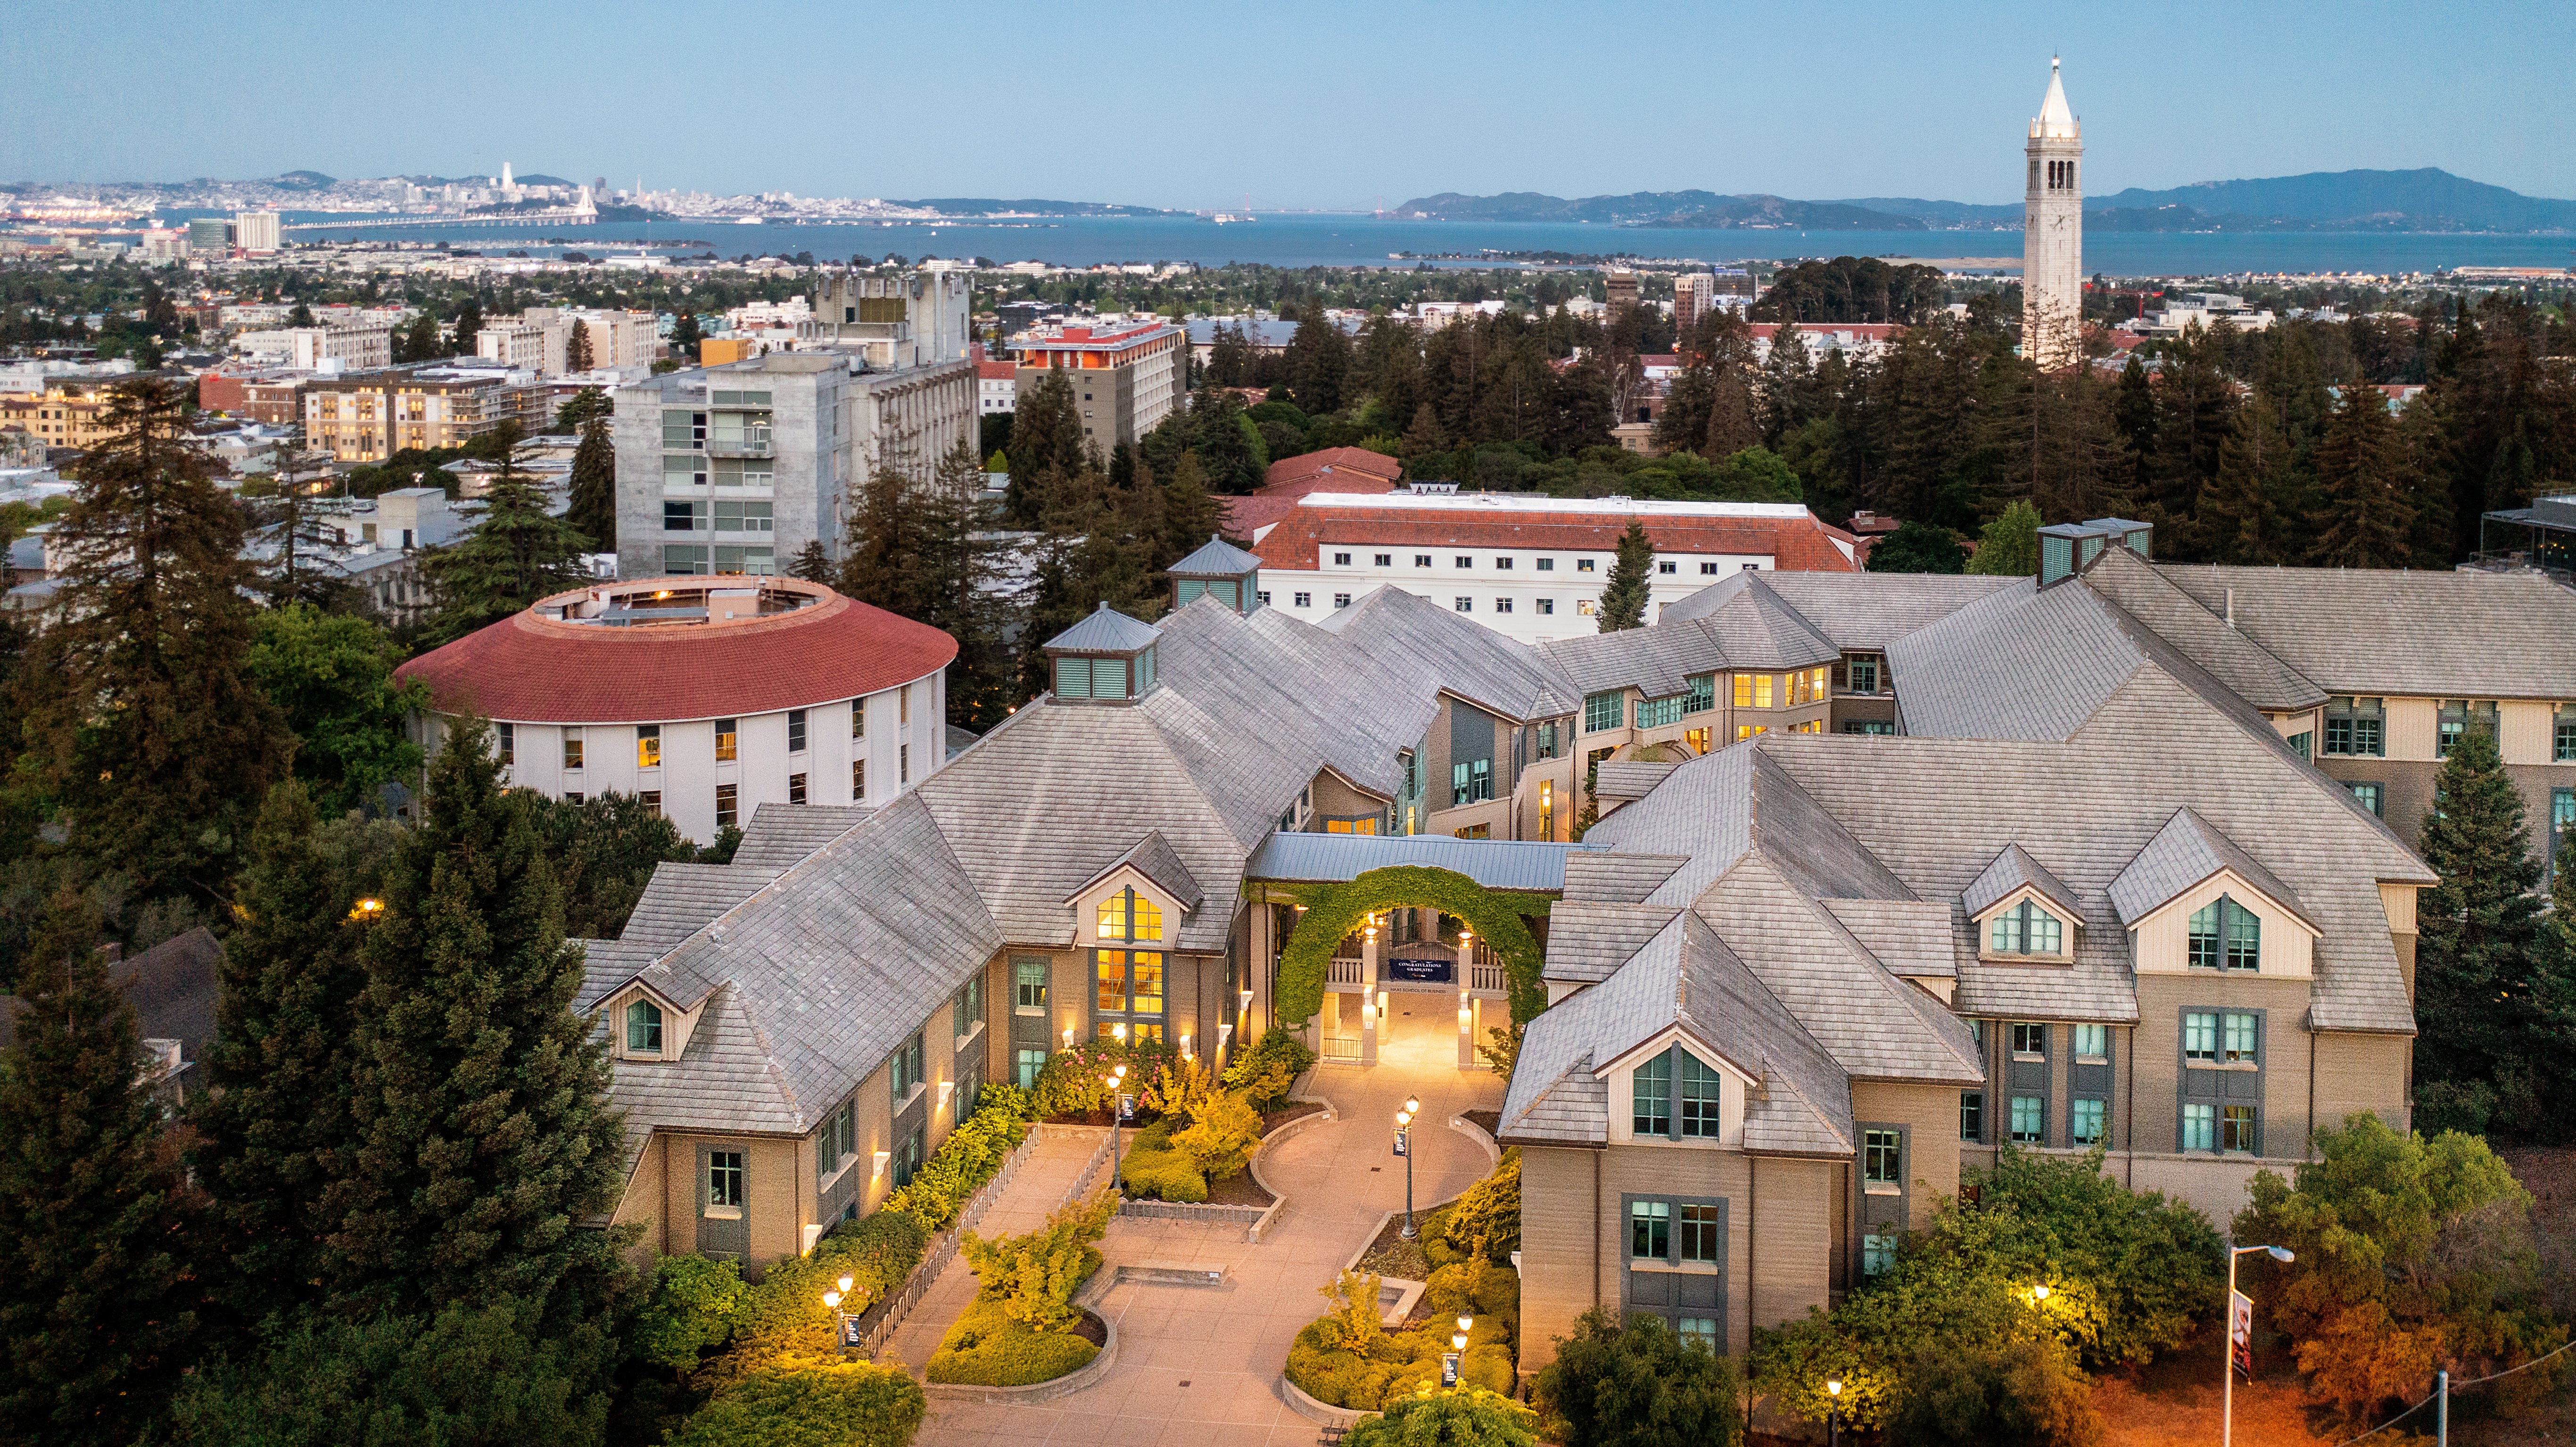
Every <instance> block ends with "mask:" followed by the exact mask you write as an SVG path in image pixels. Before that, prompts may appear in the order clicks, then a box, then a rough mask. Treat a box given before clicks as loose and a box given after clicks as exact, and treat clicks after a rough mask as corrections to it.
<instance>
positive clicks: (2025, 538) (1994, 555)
mask: <svg viewBox="0 0 2576 1447" xmlns="http://www.w3.org/2000/svg"><path fill="white" fill-rule="evenodd" d="M1968 571H1969V572H1971V573H1978V574H1982V575H1984V576H1986V577H1993V578H2027V577H2030V576H2031V575H2032V574H2034V573H2037V572H2038V571H2039V509H2037V508H2035V507H2032V506H2031V505H2030V504H2029V503H2026V502H2021V501H2018V500H2016V501H2015V502H2014V503H2013V504H2012V506H2010V507H2007V508H2005V509H2004V510H2003V513H2002V515H2001V516H1999V517H1997V518H1996V519H1995V520H1994V521H1993V522H1990V523H1988V524H1986V530H1985V532H1984V533H1982V534H1980V535H1979V537H1978V539H1977V555H1976V556H1975V557H1973V558H1970V559H1969V560H1968Z"/></svg>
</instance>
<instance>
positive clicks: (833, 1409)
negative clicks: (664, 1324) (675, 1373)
mask: <svg viewBox="0 0 2576 1447" xmlns="http://www.w3.org/2000/svg"><path fill="white" fill-rule="evenodd" d="M926 1405H927V1404H926V1402H925V1400H924V1398H923V1395H922V1391H921V1384H920V1383H918V1382H915V1381H914V1380H913V1379H912V1378H911V1377H910V1376H909V1375H907V1374H906V1373H905V1372H904V1371H903V1369H902V1368H900V1367H891V1366H878V1365H876V1364H874V1363H871V1362H845V1361H838V1360H834V1359H830V1358H823V1357H792V1358H786V1359H782V1360H781V1361H779V1362H778V1363H777V1364H776V1365H775V1367H774V1368H772V1369H770V1370H765V1371H762V1372H758V1373H756V1374H754V1375H751V1376H749V1377H746V1378H744V1379H743V1380H742V1381H741V1382H739V1383H736V1384H735V1385H733V1386H732V1387H729V1388H727V1389H726V1390H725V1391H723V1392H721V1393H718V1394H717V1396H716V1398H715V1400H713V1401H711V1402H709V1403H707V1404H706V1406H704V1407H702V1408H700V1409H699V1410H698V1413H697V1415H696V1416H694V1417H691V1418H690V1419H689V1425H688V1426H687V1427H685V1428H683V1429H681V1431H680V1434H679V1436H678V1437H676V1438H674V1439H673V1447H908V1444H910V1443H911V1441H912V1437H913V1434H914V1433H915V1432H917V1431H919V1430H920V1429H921V1418H922V1413H923V1410H924V1408H925V1406H926Z"/></svg>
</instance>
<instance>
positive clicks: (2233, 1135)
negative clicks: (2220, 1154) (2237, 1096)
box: [2218, 1105, 2255, 1155]
mask: <svg viewBox="0 0 2576 1447" xmlns="http://www.w3.org/2000/svg"><path fill="white" fill-rule="evenodd" d="M2218 1148H2219V1149H2220V1150H2222V1151H2234V1152H2240V1153H2243V1154H2245V1155H2252V1154H2253V1153H2254V1150H2255V1115H2254V1107H2252V1106H2250V1105H2231V1106H2227V1107H2225V1108H2224V1109H2222V1110H2221V1111H2220V1112H2219V1113H2218Z"/></svg>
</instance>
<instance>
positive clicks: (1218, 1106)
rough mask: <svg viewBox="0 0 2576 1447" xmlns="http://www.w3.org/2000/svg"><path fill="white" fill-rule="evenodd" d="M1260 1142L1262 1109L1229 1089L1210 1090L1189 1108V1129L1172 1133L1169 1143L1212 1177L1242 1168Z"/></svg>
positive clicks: (1203, 1173) (1227, 1174)
mask: <svg viewBox="0 0 2576 1447" xmlns="http://www.w3.org/2000/svg"><path fill="white" fill-rule="evenodd" d="M1260 1143H1261V1113H1260V1112H1259V1111H1257V1110H1254V1109H1253V1108H1252V1105H1251V1103H1250V1102H1249V1101H1247V1100H1246V1099H1244V1097H1243V1096H1242V1094H1241V1093H1239V1092H1236V1091H1231V1090H1219V1091H1215V1092H1212V1093H1211V1094H1210V1095H1209V1096H1208V1097H1207V1098H1206V1099H1205V1100H1203V1101H1201V1102H1200V1103H1199V1105H1198V1107H1197V1109H1196V1110H1194V1111H1192V1112H1191V1116H1190V1125H1189V1127H1188V1129H1186V1130H1182V1131H1178V1132H1175V1133H1174V1134H1173V1136H1172V1144H1173V1145H1174V1146H1175V1147H1177V1148H1179V1150H1180V1152H1181V1154H1183V1155H1185V1156H1187V1157H1189V1158H1190V1163H1191V1164H1192V1165H1195V1166H1197V1167H1198V1169H1199V1174H1201V1175H1202V1176H1205V1177H1206V1178H1207V1179H1208V1180H1212V1181H1222V1180H1225V1179H1226V1178H1228V1177H1230V1176H1232V1175H1234V1174H1235V1173H1236V1172H1237V1171H1240V1170H1242V1169H1243V1165H1244V1162H1245V1161H1248V1160H1250V1159H1251V1158H1252V1148H1253V1147H1254V1146H1256V1145H1259V1144H1260Z"/></svg>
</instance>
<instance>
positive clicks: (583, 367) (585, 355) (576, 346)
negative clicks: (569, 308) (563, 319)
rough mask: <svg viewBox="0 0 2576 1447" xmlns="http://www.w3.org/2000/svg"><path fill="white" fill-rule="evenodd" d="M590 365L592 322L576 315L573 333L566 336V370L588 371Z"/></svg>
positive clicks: (573, 320)
mask: <svg viewBox="0 0 2576 1447" xmlns="http://www.w3.org/2000/svg"><path fill="white" fill-rule="evenodd" d="M590 367H591V355H590V324H589V323H588V322H585V321H583V320H582V319H581V318H579V317H574V318H573V319H572V334H571V335H570V336H567V337H565V338H564V370H565V371H567V372H587V371H589V370H590Z"/></svg>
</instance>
